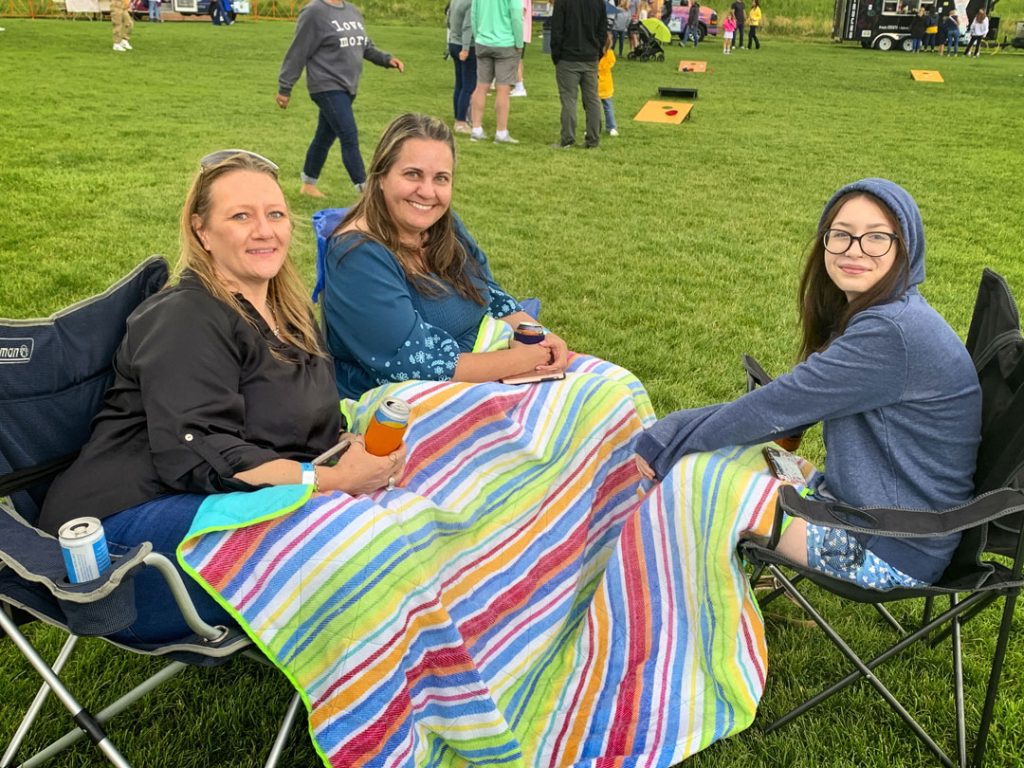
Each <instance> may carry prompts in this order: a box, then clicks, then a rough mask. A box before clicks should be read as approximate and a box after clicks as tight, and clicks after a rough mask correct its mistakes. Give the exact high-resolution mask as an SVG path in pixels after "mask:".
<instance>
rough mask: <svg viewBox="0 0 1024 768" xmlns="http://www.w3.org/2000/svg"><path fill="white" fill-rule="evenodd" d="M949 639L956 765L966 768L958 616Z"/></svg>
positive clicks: (953, 601) (952, 602)
mask: <svg viewBox="0 0 1024 768" xmlns="http://www.w3.org/2000/svg"><path fill="white" fill-rule="evenodd" d="M956 604H957V597H956V595H955V594H953V595H950V596H949V609H950V610H953V609H955V608H956ZM949 624H950V627H951V630H950V637H951V640H952V642H951V643H950V644H951V645H952V646H953V702H954V707H955V709H956V754H957V765H958V766H960V768H967V725H966V722H965V719H964V663H963V654H962V653H961V645H960V615H955V616H953V619H952V620H951V621H950V623H949Z"/></svg>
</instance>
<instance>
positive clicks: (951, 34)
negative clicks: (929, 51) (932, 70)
mask: <svg viewBox="0 0 1024 768" xmlns="http://www.w3.org/2000/svg"><path fill="white" fill-rule="evenodd" d="M942 32H943V34H945V36H946V37H945V41H944V42H943V43H942V44H941V45H940V46H939V55H940V56H945V55H946V54H947V52H948V53H949V55H950V56H956V55H957V54H958V53H959V52H960V19H958V18H957V16H956V9H955V8H950V9H949V15H948V16H947V17H946V19H945V21H943V22H942ZM950 49H952V51H950Z"/></svg>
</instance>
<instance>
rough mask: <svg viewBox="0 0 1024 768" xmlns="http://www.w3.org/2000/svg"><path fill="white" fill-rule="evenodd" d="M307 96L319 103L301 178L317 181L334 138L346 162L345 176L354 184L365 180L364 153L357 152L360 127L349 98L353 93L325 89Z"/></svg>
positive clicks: (314, 182)
mask: <svg viewBox="0 0 1024 768" xmlns="http://www.w3.org/2000/svg"><path fill="white" fill-rule="evenodd" d="M309 97H310V98H311V99H312V100H313V102H314V103H315V104H316V105H317V106H318V107H320V117H319V119H318V120H317V124H316V133H315V134H313V141H312V142H311V143H310V145H309V149H307V150H306V163H305V165H304V166H303V167H302V180H303V181H304V182H305V183H307V184H316V182H317V179H319V178H320V171H322V170H323V168H324V163H326V162H327V155H328V153H330V151H331V145H332V144H334V140H335V139H338V141H340V142H341V162H342V163H344V164H345V170H346V171H348V177H349V178H350V179H351V180H352V183H353V184H362V183H363V182H364V181H366V168H365V166H364V165H363V156H362V155H361V154H359V129H358V128H356V116H355V115H354V114H353V113H352V102H353V101H355V100H356V97H355V96H353V95H351V94H350V93H348V92H347V91H324V92H322V93H311V94H310V95H309Z"/></svg>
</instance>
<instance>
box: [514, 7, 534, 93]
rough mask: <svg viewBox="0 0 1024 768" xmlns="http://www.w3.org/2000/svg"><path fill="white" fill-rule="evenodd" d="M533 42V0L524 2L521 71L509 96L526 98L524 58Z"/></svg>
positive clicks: (520, 54)
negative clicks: (527, 48) (527, 47)
mask: <svg viewBox="0 0 1024 768" xmlns="http://www.w3.org/2000/svg"><path fill="white" fill-rule="evenodd" d="M531 42H533V0H523V47H522V48H520V49H519V69H518V71H517V73H516V84H515V86H514V87H513V88H512V93H510V94H509V96H520V97H521V96H525V95H526V83H525V82H524V81H523V58H524V57H525V56H526V46H528V45H529V44H530V43H531Z"/></svg>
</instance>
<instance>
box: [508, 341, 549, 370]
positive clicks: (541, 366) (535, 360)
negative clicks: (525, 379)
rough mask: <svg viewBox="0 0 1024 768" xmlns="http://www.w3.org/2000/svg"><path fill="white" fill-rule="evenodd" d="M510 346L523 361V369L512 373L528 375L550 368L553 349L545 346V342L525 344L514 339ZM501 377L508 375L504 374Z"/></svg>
mask: <svg viewBox="0 0 1024 768" xmlns="http://www.w3.org/2000/svg"><path fill="white" fill-rule="evenodd" d="M508 348H509V349H510V350H512V351H514V352H515V353H516V355H518V357H519V359H520V360H521V361H522V370H520V371H519V372H518V373H515V374H512V375H514V376H526V375H531V374H534V373H538V372H544V371H547V370H548V369H549V365H550V362H551V350H550V349H548V348H547V347H545V346H544V343H543V342H541V343H539V344H523V343H522V342H521V341H516V340H515V339H512V340H511V341H510V342H509V344H508ZM501 378H506V377H504V376H503V377H501Z"/></svg>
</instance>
